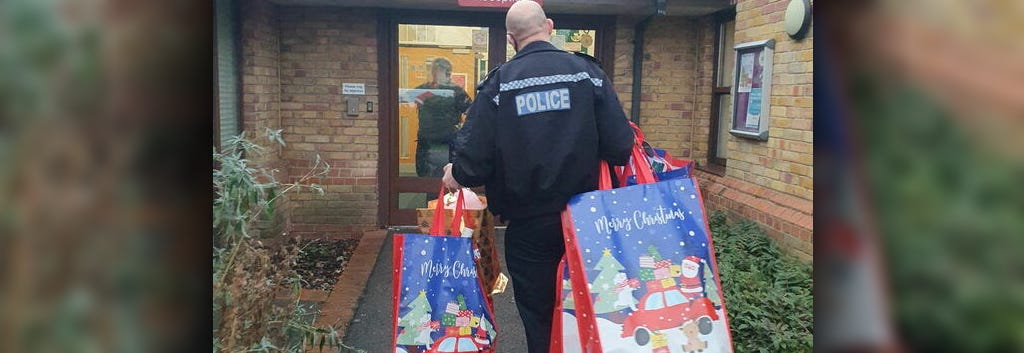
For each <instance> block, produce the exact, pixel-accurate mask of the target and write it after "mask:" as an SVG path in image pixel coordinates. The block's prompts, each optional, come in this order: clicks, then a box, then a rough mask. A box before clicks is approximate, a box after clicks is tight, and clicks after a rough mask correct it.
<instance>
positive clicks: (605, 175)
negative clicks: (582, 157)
mask: <svg viewBox="0 0 1024 353" xmlns="http://www.w3.org/2000/svg"><path fill="white" fill-rule="evenodd" d="M611 188H612V175H611V173H610V172H608V162H607V161H601V172H600V173H598V179H597V189H598V190H609V189H611Z"/></svg>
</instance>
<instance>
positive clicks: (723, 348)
mask: <svg viewBox="0 0 1024 353" xmlns="http://www.w3.org/2000/svg"><path fill="white" fill-rule="evenodd" d="M639 149H640V148H634V156H635V157H638V156H636V154H637V153H643V152H642V151H640V152H638V151H637V150H639ZM640 158H642V157H640ZM602 169H606V168H602ZM641 169H642V170H641V171H640V172H639V173H638V175H639V176H640V179H641V180H640V181H641V183H640V184H638V185H633V186H627V187H622V188H616V189H605V190H598V191H593V192H588V193H583V194H580V195H577V196H575V197H573V198H572V199H570V201H569V205H568V207H567V209H566V211H564V212H563V214H562V227H563V233H564V236H565V244H566V264H567V265H566V267H567V270H568V272H569V278H570V279H569V285H568V286H569V287H570V288H571V290H568V291H564V292H563V293H566V294H567V295H570V296H571V297H572V304H573V310H571V311H570V310H566V309H565V307H564V306H563V307H561V308H559V309H560V310H558V311H557V312H556V313H555V315H561V318H559V319H560V321H558V322H559V323H561V325H559V326H558V327H557V328H553V330H558V331H560V332H557V334H558V335H560V337H563V339H557V338H556V339H553V343H552V352H577V351H578V352H619V351H621V352H660V353H680V352H693V351H701V352H705V353H708V352H710V353H727V352H732V340H731V336H730V333H729V325H728V319H727V315H726V309H725V301H724V299H723V297H722V291H721V282H720V280H719V275H718V266H717V264H716V261H715V257H714V251H713V243H712V239H711V234H710V231H709V227H708V224H707V219H706V214H705V211H704V206H703V202H702V199H701V195H700V189H699V187H698V185H697V181H696V180H695V179H693V178H676V179H668V180H663V181H660V182H654V178H653V175H652V173H651V172H650V169H649V168H641ZM603 178H605V177H603ZM608 184H610V182H604V181H602V186H603V189H604V188H606V187H604V185H608ZM563 299H565V298H563ZM556 317H557V316H556ZM572 328H575V329H576V330H577V331H576V332H564V331H566V330H570V329H572ZM554 334H556V333H555V332H553V335H554ZM573 336H578V337H579V338H578V341H579V342H580V345H579V347H568V346H569V345H567V344H566V342H568V341H569V339H568V338H569V337H573ZM563 341H565V342H563ZM555 342H557V345H558V346H557V347H556V343H555Z"/></svg>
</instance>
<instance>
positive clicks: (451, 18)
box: [379, 12, 613, 226]
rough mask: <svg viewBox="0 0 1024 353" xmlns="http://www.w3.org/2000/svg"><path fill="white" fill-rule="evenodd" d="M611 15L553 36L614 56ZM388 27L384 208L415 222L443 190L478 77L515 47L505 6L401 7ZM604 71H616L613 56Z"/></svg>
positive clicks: (387, 217)
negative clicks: (479, 9) (474, 9)
mask: <svg viewBox="0 0 1024 353" xmlns="http://www.w3.org/2000/svg"><path fill="white" fill-rule="evenodd" d="M554 20H555V25H556V26H559V23H560V19H558V18H554ZM594 23H603V24H605V25H604V26H603V27H602V26H601V25H594ZM612 23H613V21H610V20H608V19H605V18H601V19H600V20H598V21H595V20H594V18H589V17H588V18H574V19H573V20H571V21H568V22H566V24H565V25H563V26H561V27H558V28H559V29H556V30H555V33H553V35H552V38H553V39H552V42H553V43H555V45H556V46H558V47H559V48H563V49H566V50H570V51H583V52H585V53H587V54H590V55H595V56H596V55H599V54H602V53H603V54H605V55H606V56H608V57H609V58H610V57H611V56H610V54H611V53H610V47H609V44H608V42H606V41H602V37H601V35H602V34H604V35H608V34H609V33H611V31H610V30H609V28H611V24H612ZM382 30H385V31H386V32H385V33H384V34H385V36H384V37H386V38H388V39H387V40H388V41H389V42H390V44H389V47H388V48H384V49H383V50H382V54H383V55H382V57H381V60H380V63H381V67H382V70H386V71H385V72H382V73H381V74H380V77H381V78H382V82H383V85H382V89H381V94H382V96H381V105H382V106H381V119H387V120H386V121H384V122H382V124H381V126H382V129H381V136H382V145H381V150H382V157H383V158H386V160H385V161H384V162H386V163H385V164H386V165H382V167H383V168H384V170H382V173H381V175H382V180H381V183H380V184H379V185H380V197H381V203H380V205H381V211H382V213H381V215H382V216H383V223H384V224H385V225H388V226H408V225H414V224H416V209H417V208H424V207H426V206H427V202H428V201H430V200H432V199H434V198H436V197H437V192H438V190H439V189H440V185H441V176H442V175H443V169H442V168H443V166H444V165H445V164H447V163H448V154H449V151H448V146H449V142H450V141H451V139H452V138H453V137H454V135H455V133H456V132H457V131H458V129H459V128H460V127H461V124H462V122H463V121H464V120H465V118H466V116H465V111H466V109H467V108H468V107H469V105H470V104H471V103H472V101H473V100H474V99H475V98H476V85H477V83H478V82H480V81H481V80H483V79H484V78H485V77H486V76H487V73H488V71H490V69H491V68H492V67H495V66H496V65H499V64H500V63H503V62H505V61H506V60H507V59H508V58H511V57H512V55H514V54H515V52H514V50H512V49H511V47H509V46H508V45H507V43H506V41H505V26H504V13H469V12H455V13H442V12H438V13H415V14H413V13H397V14H395V15H393V16H392V17H391V18H390V20H389V22H388V25H387V29H383V28H382ZM602 44H604V45H605V46H604V47H603V46H602ZM612 45H613V44H612ZM599 48H605V49H602V50H599ZM605 71H608V72H609V74H610V73H611V67H610V66H608V65H607V64H606V65H605ZM385 105H387V106H385ZM483 192H484V190H480V191H479V192H478V193H483Z"/></svg>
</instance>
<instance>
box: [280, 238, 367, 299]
mask: <svg viewBox="0 0 1024 353" xmlns="http://www.w3.org/2000/svg"><path fill="white" fill-rule="evenodd" d="M356 245H359V240H357V239H340V240H326V239H311V240H303V241H301V242H300V246H301V249H302V253H301V254H300V255H299V260H298V261H297V262H296V264H295V271H297V272H298V273H299V275H300V276H302V288H305V289H316V290H323V291H330V290H331V289H332V288H334V283H335V282H337V281H338V276H341V273H342V272H344V271H345V265H347V264H348V260H349V259H350V258H351V257H352V252H353V251H355V249H356Z"/></svg>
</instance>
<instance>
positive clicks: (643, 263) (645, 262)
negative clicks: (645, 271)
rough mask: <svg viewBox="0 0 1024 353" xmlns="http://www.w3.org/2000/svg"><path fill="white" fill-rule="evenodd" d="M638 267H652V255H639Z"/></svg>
mask: <svg viewBox="0 0 1024 353" xmlns="http://www.w3.org/2000/svg"><path fill="white" fill-rule="evenodd" d="M640 268H654V257H651V256H641V257H640Z"/></svg>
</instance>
